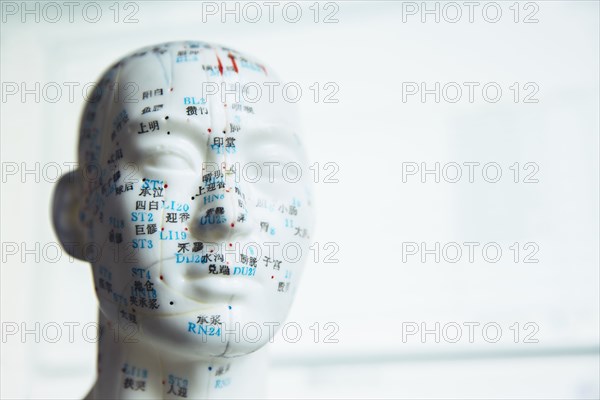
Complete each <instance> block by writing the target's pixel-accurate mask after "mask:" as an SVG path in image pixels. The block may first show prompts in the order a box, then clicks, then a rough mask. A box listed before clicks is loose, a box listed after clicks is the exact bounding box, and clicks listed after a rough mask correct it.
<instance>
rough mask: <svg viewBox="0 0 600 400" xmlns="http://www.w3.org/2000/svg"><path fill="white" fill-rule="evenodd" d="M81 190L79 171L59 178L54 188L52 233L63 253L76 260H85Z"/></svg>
mask: <svg viewBox="0 0 600 400" xmlns="http://www.w3.org/2000/svg"><path fill="white" fill-rule="evenodd" d="M82 190H83V184H82V174H81V171H80V170H79V169H76V170H74V171H71V172H69V173H68V174H64V175H63V176H62V177H61V178H60V180H59V181H58V183H57V184H56V187H55V188H54V196H53V200H52V223H53V225H54V232H55V233H56V236H58V239H59V240H60V242H61V245H62V247H63V248H64V249H65V251H66V252H67V253H68V254H69V255H71V256H73V257H75V258H77V259H80V260H85V258H84V255H83V251H82V249H83V247H84V244H85V243H84V241H85V235H84V233H85V232H84V227H83V224H82V223H81V221H80V219H79V208H80V201H81V198H82Z"/></svg>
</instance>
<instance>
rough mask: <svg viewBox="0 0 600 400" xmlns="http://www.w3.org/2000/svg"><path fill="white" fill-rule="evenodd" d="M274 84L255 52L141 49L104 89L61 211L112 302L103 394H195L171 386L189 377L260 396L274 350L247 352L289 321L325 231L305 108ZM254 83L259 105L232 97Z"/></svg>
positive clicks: (104, 343) (90, 109)
mask: <svg viewBox="0 0 600 400" xmlns="http://www.w3.org/2000/svg"><path fill="white" fill-rule="evenodd" d="M275 82H280V81H279V79H278V78H277V77H276V75H275V74H274V73H273V71H271V70H270V69H269V68H268V67H266V66H265V65H264V64H262V63H260V62H257V61H255V60H254V59H252V58H250V57H246V56H244V55H242V54H240V53H238V52H235V51H233V50H230V49H225V48H223V47H221V46H217V45H211V44H206V43H201V42H191V41H188V42H173V43H166V44H161V45H157V46H151V47H148V48H145V49H141V50H139V51H137V52H136V53H134V54H132V55H130V56H128V57H125V58H124V59H122V60H121V61H119V62H118V63H116V64H115V65H114V66H113V67H111V68H110V69H109V70H108V71H107V72H106V73H105V74H104V75H103V77H102V78H101V79H100V80H99V85H98V88H99V89H100V91H99V92H97V94H98V95H99V96H98V97H94V100H95V101H91V102H89V103H88V104H87V106H86V109H85V110H84V113H83V115H82V123H81V132H80V145H79V164H80V169H79V170H78V171H76V172H75V173H73V174H70V175H67V176H65V177H63V179H62V180H61V181H60V182H59V184H58V186H57V188H56V191H55V198H54V205H53V213H54V215H53V217H54V224H55V230H56V232H57V235H58V236H59V238H60V240H61V242H62V243H63V246H64V247H65V249H66V250H67V251H69V252H70V253H71V254H73V255H75V256H76V257H78V258H81V259H85V260H88V261H90V263H91V264H92V268H93V275H94V281H95V286H96V294H97V296H98V300H99V304H100V322H101V324H102V326H103V328H104V332H103V335H102V338H101V341H100V344H99V364H98V366H99V371H98V381H97V383H96V386H95V387H94V389H93V390H92V392H91V393H90V397H97V398H102V397H113V398H114V397H118V398H157V397H162V398H182V397H183V395H182V393H179V395H177V394H174V393H172V390H171V393H167V392H169V391H170V389H171V388H170V383H169V382H176V383H177V382H178V383H181V384H182V385H183V382H184V381H186V382H187V383H186V386H185V388H186V390H185V391H184V392H185V393H183V394H185V395H186V396H187V397H190V398H200V397H207V398H210V397H215V398H218V397H252V396H257V395H260V392H259V391H257V390H258V388H259V386H260V384H259V382H260V381H261V380H262V379H261V377H260V374H261V372H260V371H261V369H262V367H264V360H262V358H263V357H262V355H261V354H262V353H263V351H262V350H261V351H259V352H257V353H254V354H253V355H251V356H248V354H250V353H253V352H255V351H257V350H259V349H261V347H262V346H264V345H265V344H266V343H268V342H269V340H270V338H271V337H272V336H273V334H274V332H275V331H276V328H277V326H280V325H282V324H283V323H284V320H285V317H286V314H287V312H288V310H289V308H290V305H291V302H292V300H293V297H294V294H295V291H296V287H297V283H298V280H299V278H300V276H301V274H302V267H303V265H304V262H305V259H306V257H307V256H308V251H309V249H308V246H309V240H310V235H311V234H312V229H313V223H314V217H313V210H312V202H311V183H310V175H309V171H308V165H307V160H306V157H305V153H304V150H303V147H302V145H301V143H300V140H299V137H298V133H297V129H298V126H297V121H296V119H295V114H294V104H292V103H291V102H288V101H286V100H285V99H284V98H283V97H282V96H274V97H271V98H270V96H269V95H268V91H269V85H273V84H274V83H275ZM223 84H225V85H228V86H221V85H223ZM236 84H237V85H239V86H237V87H236V86H231V85H236ZM257 86H258V87H260V88H262V96H261V97H260V98H259V99H258V100H257V101H254V99H255V97H256V96H255V95H254V94H253V95H252V96H250V95H248V93H246V95H244V94H240V91H239V90H238V96H237V98H236V95H235V94H234V92H231V91H230V92H228V93H229V94H226V93H227V92H225V91H224V90H223V89H225V88H229V89H232V88H233V89H240V88H244V87H246V88H250V89H255V88H256V87H257ZM279 87H281V86H279ZM211 90H212V92H210V91H211ZM215 91H216V93H214V92H215ZM210 93H214V94H210ZM248 100H252V102H250V101H248ZM160 105H162V106H160ZM148 107H149V108H148ZM190 107H196V109H193V108H190ZM194 112H195V113H194ZM152 127H153V128H154V129H151V128H152ZM140 132H141V133H140ZM215 138H216V141H215ZM220 138H222V139H223V145H222V146H220V145H219V144H220ZM232 139H233V140H232ZM226 143H229V144H230V146H226ZM232 143H233V144H234V146H231V144H232ZM271 163H273V164H271ZM232 166H233V170H232ZM284 166H285V167H286V168H282V167H284ZM257 167H259V169H257ZM215 171H218V172H216V173H215ZM257 172H258V174H259V175H258V174H257ZM298 172H300V173H301V177H299V176H298ZM209 173H212V174H213V175H212V176H207V174H209ZM215 174H216V175H215ZM203 178H204V179H203ZM207 178H208V180H206V179H207ZM257 178H260V179H257ZM211 182H212V183H214V187H213V186H212V185H210V183H211ZM140 202H145V203H140ZM151 202H155V203H152V206H151ZM185 243H187V245H183V244H185ZM200 243H201V245H200ZM200 246H202V249H200ZM244 256H245V257H244ZM266 257H268V258H266ZM253 258H254V259H255V263H254V261H253ZM275 260H276V261H275ZM211 265H214V268H213V267H211ZM252 265H255V266H252ZM215 272H216V273H215ZM227 272H229V274H227ZM250 325H251V326H252V329H246V330H245V327H249V326H250ZM257 327H260V331H259V336H258V338H257V337H256V334H255V332H257V329H256V328H257ZM236 330H237V332H238V334H237V335H236V334H233V333H231V332H233V331H236ZM227 331H229V332H230V334H227ZM241 332H252V333H249V334H248V337H245V336H244V335H241V334H240V333H241ZM236 357H237V358H236ZM261 366H262V367H261ZM217 371H220V372H221V373H219V374H217ZM223 371H225V372H223ZM257 375H258V376H257ZM250 376H251V377H252V379H249V377H250ZM175 378H177V379H175ZM141 381H144V383H138V382H141ZM138 386H139V387H138ZM142 386H143V388H142ZM177 390H178V386H177V385H175V389H174V391H175V392H177Z"/></svg>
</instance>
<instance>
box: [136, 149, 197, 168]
mask: <svg viewBox="0 0 600 400" xmlns="http://www.w3.org/2000/svg"><path fill="white" fill-rule="evenodd" d="M144 165H145V166H148V167H152V168H156V169H162V170H178V171H181V170H188V171H193V170H194V164H193V163H192V162H191V160H189V159H188V157H186V156H185V155H183V154H180V153H177V152H174V151H161V152H157V153H152V154H150V155H148V156H146V157H145V158H144Z"/></svg>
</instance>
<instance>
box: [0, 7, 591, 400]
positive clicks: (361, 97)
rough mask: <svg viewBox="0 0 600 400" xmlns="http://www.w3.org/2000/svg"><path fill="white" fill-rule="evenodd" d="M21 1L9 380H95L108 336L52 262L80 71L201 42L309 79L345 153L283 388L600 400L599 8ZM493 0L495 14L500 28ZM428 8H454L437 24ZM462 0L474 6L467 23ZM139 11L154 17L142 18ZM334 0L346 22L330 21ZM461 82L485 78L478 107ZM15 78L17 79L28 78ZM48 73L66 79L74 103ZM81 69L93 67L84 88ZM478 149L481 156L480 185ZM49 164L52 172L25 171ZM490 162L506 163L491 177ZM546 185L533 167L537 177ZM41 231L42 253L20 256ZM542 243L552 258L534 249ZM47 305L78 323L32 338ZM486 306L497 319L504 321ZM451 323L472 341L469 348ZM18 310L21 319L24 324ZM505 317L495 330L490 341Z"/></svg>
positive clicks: (337, 159) (9, 141) (81, 278)
mask: <svg viewBox="0 0 600 400" xmlns="http://www.w3.org/2000/svg"><path fill="white" fill-rule="evenodd" d="M7 3H11V2H4V3H3V4H2V8H3V14H2V24H1V80H2V96H3V97H2V104H1V106H2V110H1V134H2V135H1V149H2V150H1V154H2V171H3V173H2V194H1V200H2V203H1V217H2V223H1V233H2V246H3V248H2V267H1V283H2V287H1V290H2V291H1V294H2V299H1V300H2V309H1V311H2V324H3V325H2V329H3V337H2V357H1V367H2V376H1V378H2V380H1V388H2V398H26V397H30V398H40V397H54V398H78V397H81V396H83V395H84V394H85V393H86V392H87V390H88V388H89V387H90V385H91V384H92V382H93V380H94V374H95V351H96V348H95V344H94V343H90V342H89V341H87V340H85V338H84V335H83V333H82V326H83V325H84V324H86V323H90V322H94V321H95V320H96V300H95V296H94V291H93V285H92V281H91V272H90V268H89V267H88V266H87V265H86V264H84V263H82V262H78V261H71V260H69V259H68V257H67V256H66V255H65V254H63V255H62V257H61V258H60V259H59V260H58V261H57V262H51V261H52V259H53V258H54V256H55V252H54V251H55V246H54V245H53V244H54V243H55V242H56V238H55V237H54V234H53V232H52V228H51V224H50V215H49V206H50V199H51V194H52V189H53V181H54V180H55V176H56V168H55V165H56V164H58V165H60V166H61V168H63V170H62V172H66V171H67V167H66V166H65V164H64V163H70V162H75V161H76V144H77V139H78V138H77V135H78V124H79V117H80V114H81V111H82V108H83V105H84V100H83V98H82V95H81V93H82V87H83V85H84V84H86V83H88V82H94V81H95V80H96V79H98V77H99V75H100V73H101V72H103V70H104V69H105V68H106V67H108V66H109V65H110V64H111V63H112V62H114V61H115V60H116V59H118V58H120V57H121V56H123V55H124V54H126V53H128V52H130V51H132V50H135V49H137V48H139V47H142V46H146V45H149V44H153V43H160V42H165V41H171V40H186V39H191V40H203V41H209V42H216V43H220V44H224V45H226V46H229V47H232V48H235V49H237V50H239V51H241V52H243V53H248V54H252V55H256V56H257V57H258V58H260V59H262V60H264V61H265V63H267V64H268V65H271V66H272V67H273V68H274V69H275V70H277V71H278V72H279V74H280V75H281V76H282V78H283V79H284V80H285V81H288V82H290V81H294V82H298V83H299V84H300V86H301V87H302V88H303V92H304V93H303V97H302V99H301V100H300V101H299V106H300V109H301V112H302V115H303V120H304V125H305V126H304V128H305V133H304V140H305V143H306V146H307V148H308V150H309V153H310V157H311V159H312V161H313V162H318V163H319V164H320V166H321V173H322V174H326V173H328V172H330V171H331V169H328V170H324V169H323V165H324V164H325V163H328V162H331V163H335V164H336V165H337V166H338V167H339V171H338V172H337V174H336V175H335V178H337V179H338V180H339V182H337V183H325V182H323V179H322V176H321V182H320V183H318V184H316V200H317V203H318V226H317V234H316V235H315V236H314V237H313V238H312V239H314V241H315V242H318V243H319V246H320V248H321V252H320V257H319V259H318V260H317V261H318V262H313V263H312V264H310V265H308V266H307V269H306V272H305V275H304V278H303V281H302V286H301V288H300V290H299V291H298V295H297V299H296V303H295V305H294V308H293V309H292V312H291V313H290V316H289V318H288V320H289V321H293V322H297V323H298V324H299V325H300V326H301V327H302V330H303V336H302V339H301V340H299V341H298V342H297V343H291V342H289V341H285V340H281V338H278V340H277V342H276V343H275V344H273V345H271V355H272V372H271V375H270V380H269V391H270V394H271V395H272V396H273V397H277V398H279V397H285V398H288V397H292V398H306V397H313V398H314V397H318V398H327V397H339V398H348V397H359V398H364V397H378V398H384V397H394V398H398V397H406V398H598V397H600V388H599V376H600V367H599V348H600V347H599V346H600V341H599V279H600V278H599V251H598V243H599V229H598V228H599V225H598V224H599V214H598V200H599V198H598V171H599V165H598V164H599V163H598V161H599V158H598V154H599V153H598V151H599V141H598V139H599V72H598V71H599V69H600V65H599V36H600V32H599V3H598V2H596V1H572V2H566V1H564V2H563V1H536V2H520V3H515V2H498V3H493V4H492V5H490V2H478V3H477V4H478V5H477V6H476V8H474V10H473V15H472V18H473V22H470V21H469V8H468V6H467V5H465V2H457V3H452V4H451V5H448V3H444V2H427V3H421V2H369V3H367V2H358V1H356V2H354V1H353V2H335V3H316V5H315V3H313V2H308V3H301V8H302V12H303V14H302V18H300V20H299V21H298V22H297V23H291V22H288V21H286V20H285V18H283V17H282V14H281V9H282V6H279V8H276V9H275V13H274V22H273V23H271V22H269V20H268V14H267V10H268V9H267V7H266V6H265V5H264V4H263V3H262V2H257V3H256V4H258V5H259V7H260V8H261V9H262V11H263V14H264V15H263V16H262V19H261V20H260V21H259V22H257V23H252V22H250V21H248V20H246V19H245V18H244V16H243V15H241V18H240V21H239V23H236V22H235V20H234V19H235V18H234V17H235V16H234V15H229V16H227V15H225V17H226V18H227V20H226V22H225V23H223V22H222V21H221V17H222V15H221V13H218V14H216V15H207V14H206V13H204V14H203V6H202V3H200V2H195V1H181V2H177V1H175V2H167V1H152V2H129V3H114V4H113V3H112V2H107V3H104V2H102V3H98V4H99V7H100V9H101V10H102V17H101V18H100V19H99V21H98V22H97V23H91V22H88V21H86V19H85V18H84V17H83V16H82V8H85V7H84V5H85V3H78V4H79V7H78V8H75V12H74V16H73V22H70V21H69V16H68V8H66V7H65V6H63V5H62V3H58V4H59V7H60V9H61V10H62V14H63V15H62V17H61V18H60V19H59V20H58V22H56V23H53V22H51V20H53V19H55V16H56V14H55V11H53V10H51V9H49V8H46V9H44V5H43V4H42V3H27V5H23V4H24V3H20V2H15V3H12V4H14V5H15V6H16V7H17V8H18V10H17V12H16V14H13V12H12V11H11V10H13V9H11V8H6V4H7ZM35 4H38V5H37V7H38V9H39V13H38V17H39V22H36V20H35V17H36V15H35V11H34V14H25V15H23V14H22V11H23V10H22V9H21V7H25V6H27V7H30V9H32V10H35V7H36V6H35ZM132 4H133V5H132ZM213 4H214V5H216V6H217V7H225V6H224V5H222V4H221V2H216V3H213ZM297 4H300V3H297ZM331 4H333V5H331ZM111 7H112V8H111ZM205 7H206V6H205ZM228 7H229V8H230V9H234V7H235V4H234V3H229V5H228ZM238 7H241V6H240V5H238ZM311 7H312V8H311ZM415 7H416V8H415ZM115 8H116V9H118V10H119V11H120V12H119V15H118V17H117V22H115V21H114V19H115ZM315 8H316V9H318V10H320V13H319V16H318V22H317V23H315V21H314V18H315ZM498 8H499V9H500V10H501V12H502V14H501V15H500V17H499V18H498V21H497V22H495V23H493V22H490V20H492V19H494V18H495V11H496V10H497V9H498ZM424 9H427V10H436V9H437V10H438V12H439V13H440V19H439V22H436V21H435V14H427V13H425V12H424ZM457 9H458V10H460V11H461V12H462V17H461V18H460V20H458V21H457V22H455V23H453V22H452V21H451V20H452V19H454V18H455V15H456V11H455V10H457ZM44 10H45V11H44ZM204 10H205V11H206V8H205V9H204ZM483 10H486V11H485V12H484V11H483ZM93 11H94V10H92V9H89V10H88V12H89V15H88V17H90V16H91V18H92V19H93V18H94V12H93ZM221 11H222V10H221ZM249 11H250V10H249ZM249 11H248V12H249ZM44 12H45V13H46V14H44ZM131 13H133V15H132V16H131V19H137V22H134V23H124V22H123V20H124V19H125V17H126V16H127V15H129V14H131ZM330 13H333V14H331V16H332V18H334V19H337V20H338V22H334V23H324V21H323V19H324V18H325V16H327V15H330ZM486 13H487V14H486ZM251 15H252V16H253V15H254V14H251ZM289 15H292V16H293V15H294V14H293V12H292V11H290V14H289ZM203 18H204V21H203ZM422 18H424V19H425V21H423V20H422ZM23 19H24V22H23ZM515 19H517V21H516V22H515ZM535 20H537V22H536V21H535ZM526 21H527V23H526ZM36 82H39V83H40V90H39V91H38V94H40V98H39V99H38V101H36V98H35V94H29V95H25V96H24V98H22V96H21V95H22V94H23V93H22V91H21V89H22V87H21V84H22V83H23V84H24V85H25V86H24V87H25V88H27V89H33V90H34V91H35V87H36V86H35V85H36ZM315 82H318V85H319V87H320V88H321V90H322V92H321V96H320V97H321V98H320V99H319V101H317V102H315V100H314V98H313V95H314V92H312V91H311V90H310V89H309V88H310V87H311V85H313V84H314V83H315ZM327 82H333V83H335V84H336V85H337V86H338V87H339V91H338V92H337V93H336V94H335V95H333V99H337V100H338V102H337V103H326V102H324V101H323V100H324V99H323V96H324V95H326V94H327V93H330V92H331V91H330V90H324V89H323V86H324V85H325V84H326V83H327ZM421 82H425V83H426V88H427V89H433V88H434V87H435V82H439V83H440V87H441V88H443V87H444V85H446V84H447V83H449V82H456V83H458V84H459V85H460V86H461V87H462V89H463V96H462V98H461V99H460V100H459V101H457V102H456V103H452V102H451V101H450V100H452V98H454V92H453V91H451V90H450V89H452V87H450V86H447V88H449V89H448V91H447V92H445V93H444V92H443V91H441V89H440V92H441V93H440V95H441V96H440V101H439V102H436V101H435V98H434V97H435V95H434V94H429V95H426V96H425V98H424V101H422V99H421V92H419V93H417V94H415V95H409V93H407V90H408V89H410V88H414V87H419V85H420V84H421ZM463 82H476V83H477V84H478V85H479V86H476V87H475V89H474V92H473V93H474V98H473V101H472V102H470V101H469V100H468V87H467V86H464V84H463ZM490 82H491V83H494V86H496V87H500V88H501V89H502V94H501V96H500V98H499V100H498V101H497V102H491V101H488V100H489V98H488V100H486V98H484V96H483V94H482V87H483V86H484V85H485V84H487V83H490ZM515 82H516V83H517V84H516V86H514V85H515ZM11 83H16V84H17V85H18V88H19V92H18V93H16V94H10V92H9V89H11V90H12V88H13V86H12V85H11ZM54 83H56V84H57V85H58V86H59V87H60V88H61V89H62V96H60V98H58V99H57V100H56V101H54V98H55V96H56V94H55V93H56V92H55V91H54V89H53V87H56V86H57V85H54ZM412 83H415V84H416V86H412V85H413V84H412ZM69 85H77V86H74V97H73V98H71V99H70V98H69V95H68V94H69ZM526 85H528V86H526ZM44 87H46V88H47V91H46V92H45V93H44V90H43V88H44ZM517 88H518V96H517V97H515V96H516V92H517ZM488 94H489V95H490V96H493V95H494V92H493V90H492V89H490V91H489V92H488ZM528 95H530V96H529V97H528ZM403 97H404V98H403ZM515 100H516V102H515ZM533 100H537V101H536V102H529V101H533ZM436 162H437V163H440V171H441V172H444V171H445V172H446V173H447V174H446V175H443V174H441V177H440V182H439V183H436V182H435V180H434V178H435V177H434V175H433V174H429V175H425V176H424V178H425V180H426V182H422V179H421V175H420V173H417V174H416V175H408V176H404V177H403V174H402V172H403V168H404V170H405V171H406V168H408V167H409V166H411V165H417V166H418V167H419V168H421V167H422V165H421V163H426V166H427V167H428V168H433V166H434V165H435V163H436ZM465 162H466V163H469V162H478V163H480V165H479V166H478V167H477V168H476V169H475V175H474V179H473V180H474V182H472V183H471V182H469V179H468V176H467V173H468V169H467V167H466V166H465V164H464V163H465ZM36 163H37V164H36ZM403 163H404V164H403ZM407 163H416V164H407ZM448 163H458V164H459V165H461V166H462V172H463V176H462V178H461V179H460V181H459V182H456V183H451V182H449V180H451V179H452V178H453V177H454V174H455V172H454V171H455V170H454V169H451V166H452V165H454V164H448ZM486 163H497V164H498V165H499V166H500V168H501V171H502V177H501V179H500V180H499V181H498V182H497V183H489V182H487V181H486V179H484V177H483V176H482V166H483V165H484V164H486ZM515 163H519V164H518V166H517V167H515V166H514V165H515ZM527 163H531V164H527ZM526 164H527V167H526ZM15 165H16V166H17V168H19V169H18V171H17V172H16V173H15V174H12V171H13V170H12V169H11V168H13V167H14V166H15ZM36 165H37V166H38V172H37V173H36V172H32V173H30V174H27V175H25V176H22V174H21V173H22V170H23V169H25V168H27V169H29V170H35V168H36ZM494 165H495V164H494ZM444 166H448V167H447V169H444V170H443V171H442V167H444ZM511 166H512V169H511ZM515 169H516V170H518V171H519V172H520V174H519V176H518V178H517V179H516V180H517V182H516V183H515ZM419 172H420V171H419ZM488 172H489V173H488V175H486V177H487V178H488V179H489V178H490V177H491V178H493V177H494V176H495V173H494V170H493V169H492V170H488ZM530 173H531V174H532V175H530V176H529V174H530ZM36 174H37V175H36ZM528 176H529V179H527V177H528ZM444 177H445V178H446V179H444ZM403 178H404V179H403ZM532 179H535V180H537V182H525V181H526V180H532ZM328 242H332V243H334V244H335V246H337V248H339V251H338V252H337V253H336V254H335V255H333V259H334V260H335V259H337V260H339V262H337V263H330V262H326V260H324V257H323V256H324V255H326V254H329V253H330V252H331V250H332V249H334V248H336V247H329V248H324V245H325V243H328ZM409 242H414V243H417V244H420V243H422V242H425V243H426V244H427V248H428V249H432V248H434V244H435V243H436V242H439V243H440V248H442V247H443V246H444V245H446V244H448V243H452V242H456V243H459V244H462V243H464V242H478V243H480V245H479V247H476V249H475V253H474V262H470V261H469V259H468V254H467V253H466V251H467V250H468V248H467V247H464V246H463V247H462V248H463V255H462V258H461V259H460V260H459V261H458V262H456V263H452V262H449V260H448V259H449V258H452V257H453V255H454V253H452V252H450V253H447V254H445V256H446V257H444V254H442V256H441V259H440V261H439V262H435V260H434V255H428V256H427V257H426V260H425V261H426V262H422V260H421V255H422V253H421V252H419V253H417V254H416V255H411V254H408V253H407V252H406V251H404V252H403V243H404V249H405V250H407V249H409V248H407V247H406V246H410V245H407V244H406V243H409ZM515 242H517V243H518V245H517V247H518V248H519V254H518V256H517V262H515V259H514V256H515V247H511V246H514V243H515ZM36 243H37V246H39V247H38V248H39V251H37V252H36V251H35V250H34V251H32V252H31V254H28V253H27V252H26V251H24V250H25V249H35V248H36ZM486 243H497V245H498V246H499V247H500V248H501V249H502V256H501V258H500V260H499V261H498V262H495V263H492V262H489V261H486V259H484V257H483V256H482V251H481V249H482V247H483V245H484V244H486ZM527 243H529V245H528V246H529V247H525V246H526V244H527ZM11 244H16V245H17V246H18V251H17V253H16V254H13V251H12V249H14V247H10V246H12V245H11ZM447 248H448V249H449V251H450V250H452V249H451V248H449V247H447ZM8 249H10V250H11V251H10V252H9V251H8ZM530 253H535V254H532V259H535V260H538V262H536V263H530V262H525V261H526V256H527V255H528V254H530ZM488 254H490V255H491V256H493V255H494V252H493V249H492V250H490V252H489V253H488ZM403 256H404V258H405V260H404V261H403ZM36 257H38V258H39V259H38V260H36ZM36 322H37V323H40V326H41V327H45V326H47V327H49V326H50V325H48V324H51V323H57V324H58V325H60V326H61V327H62V333H63V337H62V338H61V340H59V341H58V342H57V343H50V342H49V341H48V340H45V339H44V335H42V337H41V338H40V340H39V343H36V338H35V335H34V334H29V335H26V336H25V340H22V336H21V333H22V332H21V329H22V328H23V327H25V328H27V329H33V330H35V323H36ZM70 322H73V323H79V324H80V325H79V326H78V327H75V328H74V340H73V341H72V343H70V341H69V340H68V337H67V336H68V335H67V334H68V329H67V327H66V325H64V324H65V323H67V324H68V323H70ZM315 322H318V323H319V329H318V330H319V333H320V337H319V340H318V341H317V343H315V340H314V339H315V338H314V334H315V329H314V328H313V329H312V330H311V329H310V327H311V326H313V327H314V325H313V324H314V323H315ZM328 322H332V323H334V324H336V325H335V326H337V327H338V328H339V329H338V330H337V332H335V334H334V335H333V336H332V337H331V338H333V339H337V341H338V342H337V343H325V342H324V337H325V336H326V335H327V334H328V333H331V332H333V329H332V328H329V329H325V324H326V323H328ZM470 322H472V323H477V324H479V325H478V326H477V327H476V328H475V329H474V337H473V340H472V343H471V341H470V340H469V338H468V328H467V326H466V325H464V324H465V323H470ZM422 323H425V324H426V325H425V326H426V327H427V329H430V330H434V328H435V326H436V325H435V324H436V323H439V324H440V330H439V332H440V336H441V338H440V340H439V343H437V342H436V340H435V335H434V334H433V333H432V334H428V335H426V336H425V338H424V339H425V340H421V335H420V333H421V332H419V333H418V334H415V335H411V336H406V333H407V327H409V326H412V327H415V326H416V327H418V328H419V329H421V324H422ZM515 323H517V324H518V325H515ZM527 323H529V325H526V324H527ZM485 324H492V328H490V329H489V330H488V331H487V333H488V335H487V336H485V335H484V333H483V332H482V329H481V328H482V327H483V326H484V325H485ZM456 325H459V326H461V327H462V336H461V337H460V339H459V340H457V341H456V343H452V341H453V340H451V339H453V338H454V336H455V330H453V329H454V328H453V327H454V326H456ZM15 326H16V327H17V328H18V329H19V331H18V332H17V333H16V334H14V335H9V334H8V333H9V330H10V329H12V328H14V327H15ZM331 326H333V325H328V327H331ZM495 326H498V327H500V328H501V329H502V331H501V335H500V337H499V339H498V341H497V342H496V343H490V342H492V340H489V339H490V337H491V338H492V339H493V338H494V337H495V336H496V334H495V328H494V327H495ZM48 329H51V328H48ZM53 332H54V331H47V332H46V334H47V335H46V336H48V335H49V336H52V337H53V336H54V333H53ZM515 332H518V333H519V336H518V338H516V337H515ZM43 333H44V332H42V334H43ZM290 333H292V331H290ZM403 333H404V334H405V338H404V339H405V340H403ZM90 335H91V334H90ZM528 335H530V336H528ZM515 339H516V340H515ZM515 341H516V342H517V343H515ZM535 341H537V342H535ZM530 342H532V343H530Z"/></svg>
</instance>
